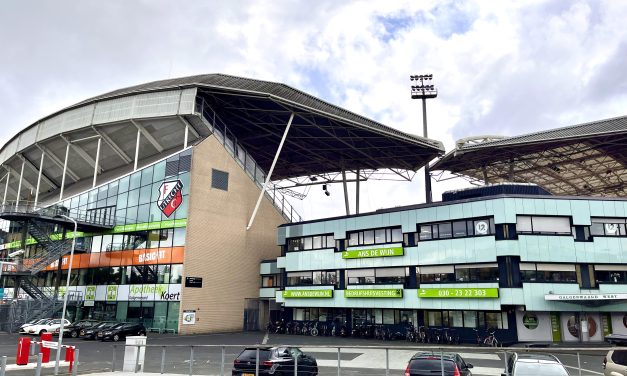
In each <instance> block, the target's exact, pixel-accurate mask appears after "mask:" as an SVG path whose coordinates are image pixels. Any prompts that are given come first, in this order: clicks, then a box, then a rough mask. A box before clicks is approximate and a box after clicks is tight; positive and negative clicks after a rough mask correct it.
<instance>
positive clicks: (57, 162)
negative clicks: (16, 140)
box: [35, 144, 80, 181]
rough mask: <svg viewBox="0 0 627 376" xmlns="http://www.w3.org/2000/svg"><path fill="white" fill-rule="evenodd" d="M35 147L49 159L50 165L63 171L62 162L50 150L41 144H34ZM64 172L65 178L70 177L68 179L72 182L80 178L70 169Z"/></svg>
mask: <svg viewBox="0 0 627 376" xmlns="http://www.w3.org/2000/svg"><path fill="white" fill-rule="evenodd" d="M35 145H37V148H39V150H41V151H42V152H44V153H46V155H47V156H48V157H49V158H50V160H51V161H52V163H54V164H55V165H57V167H59V168H60V169H62V170H63V169H64V164H63V162H61V160H60V159H59V157H57V156H56V155H54V153H53V152H52V151H50V149H48V148H47V147H46V146H44V145H42V144H35ZM65 170H66V174H67V176H69V177H70V179H72V180H74V181H78V180H79V179H80V177H79V176H78V174H76V173H75V172H74V171H72V169H70V168H67V169H65Z"/></svg>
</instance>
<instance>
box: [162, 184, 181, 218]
mask: <svg viewBox="0 0 627 376" xmlns="http://www.w3.org/2000/svg"><path fill="white" fill-rule="evenodd" d="M182 190H183V183H182V182H181V181H180V180H173V181H166V182H164V183H163V184H161V187H159V197H158V198H157V206H158V207H159V209H160V210H161V211H162V212H163V214H165V216H166V217H170V216H171V215H172V213H174V211H175V210H176V209H177V208H178V207H179V206H180V205H181V204H182V203H183V193H182Z"/></svg>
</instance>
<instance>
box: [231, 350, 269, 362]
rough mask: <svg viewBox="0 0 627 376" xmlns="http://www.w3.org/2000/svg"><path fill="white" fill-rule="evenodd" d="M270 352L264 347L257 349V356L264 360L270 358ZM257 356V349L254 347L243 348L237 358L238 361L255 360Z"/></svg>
mask: <svg viewBox="0 0 627 376" xmlns="http://www.w3.org/2000/svg"><path fill="white" fill-rule="evenodd" d="M271 355H272V352H271V351H270V350H266V349H260V350H259V358H260V359H261V360H262V361H264V360H268V359H270V357H271ZM256 358H257V350H256V349H245V350H244V351H242V353H241V354H239V356H238V357H237V360H240V361H248V362H250V361H255V359H256Z"/></svg>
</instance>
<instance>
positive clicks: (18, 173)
mask: <svg viewBox="0 0 627 376" xmlns="http://www.w3.org/2000/svg"><path fill="white" fill-rule="evenodd" d="M5 168H6V169H7V171H9V173H11V174H13V175H14V176H16V177H18V178H19V177H20V172H19V171H17V170H15V169H14V168H13V167H11V166H5ZM21 175H22V176H21V177H22V179H20V181H21V182H22V184H24V185H25V186H26V188H28V189H30V190H33V191H34V190H35V186H34V185H33V184H31V183H30V182H29V181H28V180H26V179H23V176H24V175H23V174H21ZM18 188H19V189H21V187H20V183H18Z"/></svg>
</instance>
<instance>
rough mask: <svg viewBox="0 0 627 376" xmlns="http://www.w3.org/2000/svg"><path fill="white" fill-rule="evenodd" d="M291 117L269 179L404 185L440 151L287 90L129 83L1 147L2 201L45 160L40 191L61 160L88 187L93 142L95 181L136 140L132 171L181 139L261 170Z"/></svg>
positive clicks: (233, 80)
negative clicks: (210, 143) (363, 174)
mask: <svg viewBox="0 0 627 376" xmlns="http://www.w3.org/2000/svg"><path fill="white" fill-rule="evenodd" d="M292 113H293V114H294V120H293V122H292V126H291V128H290V130H289V133H288V135H287V139H286V142H285V144H284V146H283V150H282V152H281V154H280V158H279V160H278V162H277V165H276V168H275V170H274V173H273V176H272V180H275V181H276V180H281V179H288V178H293V177H299V176H301V177H302V176H312V175H318V174H328V173H331V172H337V171H341V170H357V169H360V170H361V171H364V170H370V171H377V170H382V169H387V170H389V171H391V173H393V174H395V175H398V176H400V177H403V178H406V175H407V174H406V173H407V171H415V170H417V169H419V168H420V167H422V166H424V165H425V164H426V163H428V162H429V161H430V160H433V159H434V158H435V157H437V156H439V155H442V154H443V153H444V148H443V146H442V143H441V142H439V141H435V140H430V139H426V138H423V137H419V136H414V135H411V134H408V133H403V132H400V131H398V130H395V129H393V128H390V127H388V126H385V125H383V124H380V123H378V122H375V121H373V120H370V119H367V118H365V117H363V116H360V115H357V114H355V113H352V112H350V111H347V110H345V109H342V108H340V107H338V106H334V105H332V104H329V103H327V102H325V101H323V100H320V99H318V98H315V97H313V96H311V95H309V94H307V93H304V92H302V91H299V90H296V89H294V88H291V87H289V86H287V85H284V84H280V83H274V82H267V81H259V80H253V79H248V78H242V77H234V76H228V75H223V74H208V75H198V76H191V77H183V78H177V79H169V80H162V81H155V82H151V83H146V84H141V85H137V86H132V87H128V88H124V89H120V90H116V91H112V92H109V93H107V94H104V95H100V96H97V97H94V98H90V99H87V100H85V101H82V102H80V103H77V104H75V105H73V106H70V107H68V108H65V109H62V110H60V111H58V112H56V113H53V114H51V115H49V116H47V117H45V118H43V119H41V120H39V121H37V122H36V123H34V124H32V125H30V126H29V127H27V128H25V129H24V130H22V131H20V132H19V133H18V134H17V135H16V136H14V137H13V138H12V139H11V140H9V142H7V143H6V144H5V145H4V146H3V147H2V148H1V149H0V163H1V164H2V166H3V167H4V168H5V170H6V171H8V173H9V175H12V177H11V182H10V183H9V185H10V186H9V199H11V196H13V199H14V198H15V196H16V195H17V192H16V191H17V190H19V189H16V188H18V186H17V181H18V180H19V175H20V172H21V166H22V164H23V162H24V163H26V169H25V170H24V185H23V186H22V188H24V187H26V188H28V189H30V191H31V192H32V191H33V189H34V187H35V185H36V181H37V174H38V170H39V163H40V159H41V155H42V154H43V153H45V154H46V157H45V160H44V161H43V169H42V171H44V173H43V176H42V188H41V190H40V191H41V192H47V193H50V192H53V191H56V190H58V189H59V187H60V185H61V183H62V180H63V179H62V175H63V162H64V159H65V158H64V156H65V155H66V153H67V155H68V161H69V163H68V169H67V177H68V179H67V181H66V185H67V184H74V183H77V182H79V181H89V182H90V183H91V179H92V177H93V171H94V168H95V167H96V165H95V163H94V160H95V158H96V154H97V144H98V140H100V139H101V140H102V141H104V142H103V143H102V150H101V153H100V161H99V163H98V165H97V168H98V171H99V175H102V176H103V177H104V176H115V174H117V173H118V172H119V171H121V170H123V169H128V166H129V165H130V166H131V168H132V165H133V161H132V160H133V159H134V155H135V152H136V150H135V149H136V142H135V140H136V135H137V134H140V133H141V138H140V142H141V145H140V148H139V153H138V160H139V161H140V162H139V165H140V166H141V165H142V164H143V163H146V162H150V161H154V160H155V159H158V158H160V157H162V156H164V155H168V153H172V152H175V151H176V150H179V149H180V148H181V146H182V145H183V144H184V141H183V140H184V139H185V140H187V141H188V144H190V145H191V144H194V143H197V142H199V141H201V140H202V139H204V138H206V137H209V136H210V135H211V134H214V135H215V136H216V137H218V138H219V139H220V140H221V141H223V143H224V145H225V147H227V148H230V149H232V150H236V151H235V152H234V153H236V154H238V153H239V151H240V150H239V149H238V147H241V148H242V150H244V151H246V156H247V158H249V159H247V160H244V161H242V162H243V163H248V162H251V160H250V158H252V160H253V161H254V162H256V165H257V166H259V167H260V169H261V170H262V171H268V170H269V168H270V165H271V163H272V159H273V157H274V154H275V153H276V151H277V148H278V145H279V143H280V140H281V136H282V134H283V131H284V130H285V128H286V125H287V123H288V119H289V118H290V115H291V114H292ZM186 130H187V131H189V134H188V136H185V134H187V133H186V132H187V131H186ZM225 134H226V135H227V137H226V138H225V137H224V135H225ZM66 149H67V150H66ZM238 155H239V154H238ZM107 173H108V174H109V175H107ZM15 177H17V179H15ZM14 185H15V186H14ZM28 189H27V190H28Z"/></svg>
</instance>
